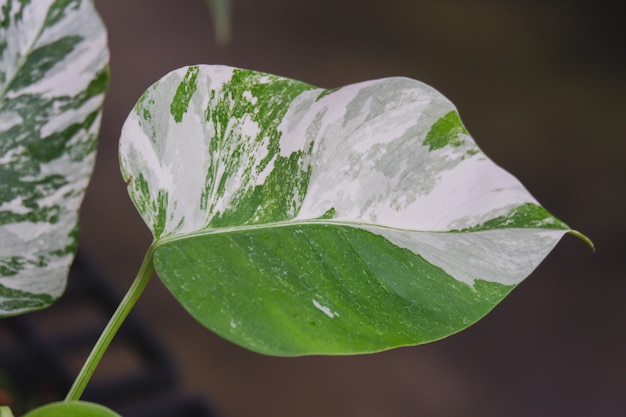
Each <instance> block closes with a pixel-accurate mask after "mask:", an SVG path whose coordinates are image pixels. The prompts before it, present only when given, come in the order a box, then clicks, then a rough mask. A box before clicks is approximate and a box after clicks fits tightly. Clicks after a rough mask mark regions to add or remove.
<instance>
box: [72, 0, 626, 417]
mask: <svg viewBox="0 0 626 417" xmlns="http://www.w3.org/2000/svg"><path fill="white" fill-rule="evenodd" d="M613 3H616V2H603V1H596V2H594V3H593V5H592V2H588V4H587V3H582V2H581V3H577V2H566V1H563V2H557V1H542V2H533V1H527V0H514V1H513V0H510V1H500V2H490V1H466V0H449V1H416V0H406V1H401V0H387V1H385V2H379V1H346V0H337V1H330V0H317V1H294V0H267V1H262V0H239V1H236V2H235V5H234V10H233V12H234V38H233V42H232V44H231V45H230V47H229V48H227V49H219V48H217V47H216V46H215V44H214V39H213V34H212V25H211V21H210V17H209V14H208V13H207V10H206V8H205V5H204V3H203V1H202V0H99V1H96V5H97V7H98V9H99V10H100V12H101V14H102V16H103V19H104V21H105V23H106V24H107V26H108V29H109V38H110V48H111V71H112V78H111V87H110V90H109V95H108V98H107V101H106V105H105V116H104V121H103V127H102V136H101V143H100V147H99V154H98V161H97V166H96V171H95V174H94V177H93V181H92V183H91V186H90V189H89V191H88V194H87V197H86V200H85V203H84V212H83V216H82V234H81V245H82V247H83V248H84V249H85V250H86V251H87V254H88V256H89V257H90V258H91V259H92V260H94V262H95V263H96V264H97V265H98V266H99V267H100V268H101V269H102V271H103V272H104V273H105V274H106V275H107V276H109V277H112V279H113V280H114V285H115V287H116V288H117V289H118V290H119V292H120V293H122V292H124V291H126V289H127V287H128V286H129V284H130V282H131V280H132V279H133V277H134V274H135V273H136V271H137V269H138V267H139V264H140V262H141V259H142V257H143V254H144V252H145V250H146V248H147V247H148V245H149V243H150V236H149V233H148V231H147V229H146V227H145V226H144V225H143V223H142V221H141V220H140V218H139V216H138V215H137V214H136V212H135V211H134V208H133V207H132V205H131V203H130V200H129V199H128V197H127V195H126V190H125V186H124V183H123V182H122V180H121V177H120V175H119V170H118V166H117V141H118V138H119V131H120V128H121V125H122V123H123V120H124V119H125V117H126V115H127V114H128V112H129V111H130V109H131V108H132V106H133V105H134V103H135V101H136V100H137V98H138V97H139V95H140V94H141V93H142V92H143V91H144V89H145V88H146V87H148V86H149V85H150V84H151V83H153V82H154V81H156V80H157V79H158V78H160V77H161V76H162V75H164V74H165V73H166V72H168V71H170V70H172V69H175V68H177V67H180V66H184V65H190V64H198V63H209V64H226V65H232V66H238V67H243V68H249V69H255V70H259V71H265V72H270V73H275V74H279V75H283V76H288V77H292V78H296V79H300V80H303V81H307V82H309V83H312V84H316V85H318V86H321V87H335V86H340V85H344V84H349V83H353V82H358V81H363V80H366V79H374V78H380V77H386V76H393V75H403V76H408V77H411V78H416V79H419V80H421V81H424V82H426V83H428V84H431V85H433V86H434V87H436V88H437V89H438V90H440V91H441V92H442V93H444V94H445V95H446V96H447V97H448V98H450V99H451V100H452V101H453V102H454V103H455V104H456V105H457V107H458V108H459V111H460V114H461V117H462V119H463V121H464V123H465V125H466V126H467V128H468V130H469V131H470V133H471V134H472V136H473V137H474V138H475V139H476V141H477V142H478V144H479V146H481V147H482V149H483V150H484V151H485V152H486V153H487V154H488V155H489V156H490V157H491V158H492V159H493V160H495V161H496V162H497V163H498V164H500V165H502V166H503V167H505V168H506V169H508V170H509V171H511V172H512V173H513V174H514V175H516V176H517V177H518V178H519V179H520V180H521V181H522V182H523V183H524V184H525V185H526V186H527V188H528V189H529V190H530V191H531V192H532V193H533V194H534V195H535V197H537V198H538V199H539V201H541V202H542V203H543V205H544V206H545V207H547V208H548V209H549V210H550V211H552V212H553V213H555V214H556V215H557V216H558V217H560V218H561V219H563V220H564V221H565V222H567V223H568V224H570V225H571V226H572V227H574V228H576V229H579V230H581V231H582V232H584V233H586V234H588V235H589V236H590V237H591V239H593V240H594V242H595V243H596V246H597V248H598V250H597V253H595V254H592V253H591V251H590V250H589V249H588V248H587V247H586V246H585V245H584V244H583V243H582V242H580V241H578V240H577V239H575V238H573V237H571V236H567V237H566V238H565V239H564V240H563V241H562V243H561V244H560V245H559V246H558V247H557V249H556V250H555V251H554V252H553V253H552V254H551V255H550V256H549V257H548V259H547V260H546V261H545V262H544V263H543V264H542V265H541V266H540V267H539V268H538V270H537V271H536V272H535V273H534V274H533V275H532V276H531V277H529V278H528V279H527V280H526V281H525V282H524V283H523V284H522V285H521V286H520V287H519V288H518V289H517V290H516V291H514V293H513V294H512V295H511V296H510V297H509V298H507V299H506V300H505V301H504V302H503V303H502V304H501V305H500V306H498V307H497V308H496V309H495V311H494V312H493V313H492V314H490V315H489V316H487V317H486V318H485V319H484V320H482V321H481V322H479V323H478V324H477V325H475V326H473V327H472V328H470V329H468V330H466V331H464V332H462V333H460V334H458V335H455V336H453V337H450V338H448V339H446V340H443V341H440V342H437V343H434V344H430V345H425V346H418V347H413V348H403V349H398V350H394V351H389V352H385V353H380V354H375V355H365V356H356V357H308V358H298V359H281V358H271V357H264V356H260V355H257V354H254V353H250V352H247V351H245V350H243V349H241V348H238V347H235V346H233V345H231V344H230V343H228V342H225V341H223V340H221V339H220V338H218V337H217V336H215V335H213V334H211V333H210V332H208V331H205V330H204V329H203V328H201V327H200V325H198V324H196V323H195V322H194V321H193V320H192V319H191V318H190V317H188V316H187V314H186V313H185V312H184V311H183V309H182V307H180V306H179V305H178V304H177V303H176V302H175V301H174V300H173V298H172V297H171V296H170V295H169V294H168V293H167V290H166V289H165V288H164V287H163V286H162V284H161V283H160V282H159V281H158V280H157V279H155V280H153V281H152V282H151V284H150V285H149V287H148V289H147V291H146V293H145V294H144V296H143V298H142V299H141V300H140V302H139V304H138V306H137V311H138V313H139V315H140V316H141V318H142V319H143V320H144V321H145V322H146V323H147V324H148V325H149V326H150V327H151V329H152V330H153V331H154V332H155V333H156V334H157V335H158V337H159V339H160V340H161V341H162V342H163V343H164V345H165V346H166V348H167V349H168V351H169V352H171V353H172V354H173V355H175V357H176V358H177V360H178V365H179V370H180V375H181V379H180V385H181V388H182V389H183V390H184V391H185V392H189V393H193V394H199V395H202V396H206V397H207V398H210V399H211V401H212V402H213V404H214V405H216V406H217V408H218V409H219V410H220V411H221V412H222V413H223V415H224V416H228V417H244V416H256V417H263V416H289V417H291V416H298V417H308V416H311V417H313V416H316V417H317V416H326V417H335V416H336V417H339V416H360V417H390V416H417V415H419V416H427V417H431V416H432V417H436V416H446V417H454V416H479V415H480V416H508V417H515V416H520V417H521V416H524V417H527V416H551V417H557V416H567V417H575V416H594V417H596V416H603V417H609V416H616V417H617V416H623V415H626V400H625V393H626V333H625V330H624V329H625V326H624V319H625V318H626V307H625V301H626V296H625V294H626V292H625V289H626V279H625V278H626V274H625V270H624V269H625V268H624V265H625V261H624V254H623V252H624V251H623V249H624V243H623V239H624V232H625V231H626V222H625V220H624V214H625V213H626V201H625V200H626V187H625V179H626V172H625V171H626V169H625V165H624V162H623V159H624V155H625V150H626V146H625V144H624V139H625V136H624V132H625V130H626V129H625V128H626V122H625V116H626V99H625V93H626V76H625V72H624V71H625V69H626V62H625V59H624V58H625V51H626V49H625V45H626V43H625V42H624V32H623V29H622V24H623V23H622V22H623V20H624V16H620V15H619V14H618V12H617V9H616V6H615V7H612V6H611V4H613ZM107 360H108V361H109V362H111V361H113V360H114V359H112V357H110V358H109V359H107ZM105 363H106V362H105ZM99 372H100V373H103V372H106V367H104V368H103V370H100V371H99ZM96 377H97V376H96Z"/></svg>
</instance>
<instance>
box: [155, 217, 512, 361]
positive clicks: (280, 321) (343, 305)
mask: <svg viewBox="0 0 626 417" xmlns="http://www.w3.org/2000/svg"><path fill="white" fill-rule="evenodd" d="M155 267H156V269H157V270H158V272H159V276H160V277H161V279H162V280H163V281H164V283H165V284H166V285H167V287H168V288H169V289H170V291H172V293H173V294H174V296H175V297H176V298H177V299H178V300H181V301H182V303H183V305H184V307H185V308H186V309H187V310H188V311H189V312H190V314H191V315H192V316H194V317H195V318H196V319H197V320H198V321H199V322H201V323H202V324H204V325H205V326H206V327H208V328H209V329H211V330H213V331H214V332H216V333H217V334H219V335H221V336H222V337H224V338H226V339H228V340H230V341H232V342H234V343H237V344H239V345H242V346H245V347H248V348H250V349H252V350H254V351H257V352H261V353H266V354H271V355H284V356H295V355H304V354H337V353H341V354H348V353H362V352H373V351H379V350H383V349H388V348H389V347H390V346H404V345H415V344H419V343H426V342H430V341H434V340H437V339H441V338H443V337H445V336H447V335H449V334H451V333H455V332H457V331H459V330H461V329H463V328H465V327H467V326H469V325H471V324H472V323H474V322H476V321H477V320H478V319H479V318H481V317H482V316H484V315H485V314H486V313H487V312H488V311H490V310H491V309H492V308H493V306H494V305H495V304H496V303H497V302H499V301H500V300H501V299H502V298H503V297H504V296H505V295H506V294H508V293H509V292H510V291H511V289H512V288H513V286H505V285H500V284H495V283H488V282H485V281H476V282H475V284H474V287H473V288H472V287H471V286H469V285H467V284H464V283H462V282H459V281H457V280H456V279H454V278H452V277H451V276H449V275H448V274H446V273H445V272H444V271H443V270H442V269H440V268H438V267H436V266H433V265H432V264H430V263H429V262H426V261H425V260H424V259H423V258H422V257H421V256H419V255H417V254H415V253H413V252H411V251H409V250H398V247H397V246H395V245H393V244H391V243H390V242H389V241H387V240H386V239H384V238H382V237H381V236H379V235H376V234H373V233H370V232H368V231H365V230H361V229H357V228H353V227H347V226H337V225H329V224H307V225H289V226H281V227H275V228H249V229H247V230H237V231H232V232H229V233H214V234H206V235H201V236H193V237H186V238H182V239H176V240H172V241H164V242H162V243H159V244H158V249H157V250H156V252H155ZM416 277H419V279H416Z"/></svg>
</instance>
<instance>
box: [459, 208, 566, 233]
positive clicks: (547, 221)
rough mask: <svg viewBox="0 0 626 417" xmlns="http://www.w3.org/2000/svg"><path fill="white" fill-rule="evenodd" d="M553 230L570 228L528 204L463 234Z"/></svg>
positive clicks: (542, 209)
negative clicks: (517, 229) (491, 231)
mask: <svg viewBox="0 0 626 417" xmlns="http://www.w3.org/2000/svg"><path fill="white" fill-rule="evenodd" d="M513 228H519V229H552V230H568V229H569V226H568V225H566V224H565V223H563V222H562V221H560V220H559V219H557V218H556V217H554V216H553V215H552V214H550V213H549V212H548V210H546V209H545V208H543V207H541V206H539V205H537V204H533V203H526V204H522V205H521V206H517V207H515V208H514V209H512V210H511V211H510V212H509V213H507V214H506V215H504V216H498V217H494V218H493V219H491V220H488V221H486V222H485V223H483V224H480V225H477V226H474V227H470V228H467V229H463V230H462V231H463V232H477V231H481V230H494V229H513Z"/></svg>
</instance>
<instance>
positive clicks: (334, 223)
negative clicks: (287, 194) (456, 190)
mask: <svg viewBox="0 0 626 417" xmlns="http://www.w3.org/2000/svg"><path fill="white" fill-rule="evenodd" d="M309 225H328V226H338V227H341V226H343V227H351V228H355V229H361V230H368V229H387V230H394V231H398V232H406V233H428V234H464V235H467V234H485V233H490V232H493V231H499V230H507V231H513V230H529V231H530V230H537V231H563V232H566V233H572V234H574V235H575V236H578V235H579V233H578V232H576V231H575V230H572V229H544V228H538V227H511V228H497V229H487V230H473V231H472V230H420V229H404V228H398V227H392V226H385V225H380V224H371V223H362V222H351V221H332V220H328V219H307V220H288V221H280V222H272V223H262V224H250V225H242V226H230V227H219V228H207V229H200V230H196V231H193V232H187V233H177V234H173V235H168V236H165V237H162V238H159V239H156V240H155V241H154V242H153V243H152V246H153V247H154V249H155V250H156V249H157V248H158V247H159V246H161V245H164V244H167V243H172V242H176V241H179V240H185V239H188V238H194V237H200V236H210V235H217V234H223V233H231V232H245V231H250V230H262V229H274V228H282V227H289V226H309ZM583 240H585V239H583Z"/></svg>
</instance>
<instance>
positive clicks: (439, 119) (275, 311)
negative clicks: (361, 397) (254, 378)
mask: <svg viewBox="0 0 626 417" xmlns="http://www.w3.org/2000/svg"><path fill="white" fill-rule="evenodd" d="M120 160H121V167H122V172H123V175H124V178H125V179H126V181H127V182H128V190H129V193H130V196H131V198H132V200H133V201H134V203H135V205H136V207H137V209H138V211H139V213H140V214H141V215H142V217H143V219H144V220H145V222H146V223H147V224H148V226H149V227H150V229H151V230H152V233H153V234H154V237H155V243H154V245H155V252H154V262H155V267H156V270H157V272H158V274H159V275H160V277H161V279H162V280H163V282H164V283H165V284H166V285H167V287H168V288H169V289H170V291H171V292H172V293H173V294H174V296H175V297H176V298H177V299H178V300H179V302H180V303H181V304H182V305H183V306H184V307H185V308H186V309H187V310H188V311H189V312H190V313H191V314H192V315H193V316H194V317H195V318H196V319H197V320H199V321H200V322H202V323H203V324H204V325H205V326H206V327H208V328H209V329H212V330H214V331H215V332H217V333H218V334H220V335H222V336H223V337H225V338H227V339H229V340H231V341H233V342H235V343H238V344H240V345H243V346H245V347H248V348H250V349H253V350H255V351H259V352H263V353H269V354H276V355H300V354H312V353H357V352H371V351H377V350H382V349H387V348H391V347H396V346H402V345H414V344H419V343H424V342H428V341H432V340H436V339H440V338H442V337H445V336H447V335H450V334H452V333H455V332H457V331H459V330H461V329H463V328H465V327H467V326H469V325H470V324H472V323H474V322H475V321H477V320H478V319H480V318H481V317H483V316H484V315H485V314H486V313H487V312H488V311H489V310H491V309H492V308H493V307H494V306H495V305H496V304H497V303H498V302H499V301H500V300H501V299H502V298H503V297H504V296H505V295H506V294H508V293H509V292H510V291H511V289H513V288H514V286H515V285H516V284H518V283H519V282H520V281H522V280H523V279H524V278H525V277H526V276H528V275H529V274H530V273H531V272H532V271H533V269H534V268H535V267H536V266H537V265H538V264H539V262H541V260H542V259H543V258H544V257H545V256H546V255H547V254H548V252H550V250H551V249H552V248H553V247H554V245H555V244H556V243H557V241H558V240H559V239H560V238H561V237H562V236H563V234H564V233H566V232H568V231H569V230H570V229H569V228H568V226H566V225H565V224H563V223H562V222H561V221H559V220H557V219H556V218H555V217H553V216H552V215H550V214H549V213H548V212H547V211H546V210H545V209H543V208H542V207H541V206H540V205H539V204H538V203H537V201H535V199H534V198H533V197H532V196H531V195H530V194H529V193H528V192H527V191H526V190H525V189H524V187H523V186H522V185H521V184H520V183H519V182H518V181H517V180H516V179H515V178H514V177H513V176H511V175H510V174H508V173H507V172H505V171H504V170H502V169H501V168H499V167H498V166H496V165H495V164H494V163H493V162H492V161H490V160H489V159H488V158H487V157H486V156H485V155H484V154H483V153H482V152H481V151H480V149H479V148H478V147H477V146H476V144H475V143H474V141H473V140H472V138H471V137H470V136H469V135H468V133H467V131H466V129H465V128H464V127H463V125H462V124H461V122H460V119H459V116H458V114H457V112H456V110H455V108H454V106H453V105H452V104H451V103H450V102H449V101H448V100H447V99H446V98H444V97H443V96H442V95H441V94H440V93H438V92H437V91H435V90H433V89H432V88H430V87H428V86H426V85H424V84H422V83H420V82H417V81H414V80H410V79H406V78H389V79H382V80H377V81H369V82H364V83H360V84H355V85H350V86H347V87H343V88H339V89H334V90H323V89H319V88H315V87H313V86H310V85H308V84H304V83H302V82H298V81H294V80H290V79H285V78H281V77H277V76H272V75H267V74H261V73H257V72H252V71H247V70H240V69H234V68H229V67H222V66H194V67H188V68H182V69H180V70H177V71H174V72H172V73H170V74H168V75H166V76H165V77H164V78H162V79H161V80H160V81H159V82H157V83H156V84H154V85H153V86H152V87H150V88H149V89H148V90H147V91H146V92H145V94H144V95H143V96H142V97H141V99H140V100H139V102H138V103H137V105H136V107H135V109H134V110H133V112H132V113H131V114H130V116H129V117H128V119H127V121H126V123H125V125H124V128H123V131H122V138H121V142H120Z"/></svg>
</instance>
